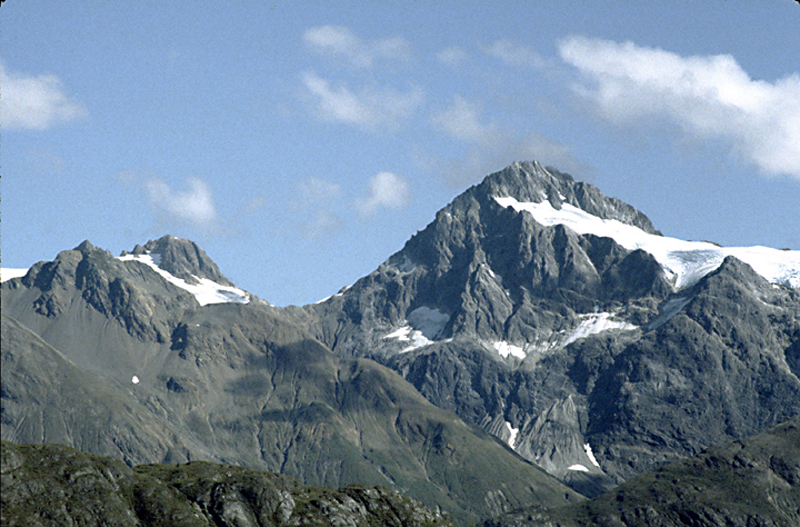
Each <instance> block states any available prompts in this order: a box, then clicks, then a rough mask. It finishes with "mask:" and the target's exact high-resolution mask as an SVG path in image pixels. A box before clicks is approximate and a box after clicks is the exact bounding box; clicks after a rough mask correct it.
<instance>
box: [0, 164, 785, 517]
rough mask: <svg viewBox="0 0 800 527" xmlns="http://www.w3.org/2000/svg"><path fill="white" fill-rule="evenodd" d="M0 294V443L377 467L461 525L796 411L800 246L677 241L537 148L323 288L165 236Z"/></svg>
mask: <svg viewBox="0 0 800 527" xmlns="http://www.w3.org/2000/svg"><path fill="white" fill-rule="evenodd" d="M2 310H3V317H2V324H3V325H2V328H3V335H2V341H3V346H2V363H3V368H2V383H3V389H2V425H3V427H2V437H3V439H4V440H8V441H13V442H15V443H21V444H24V443H35V444H40V443H60V444H64V445H68V446H71V447H74V448H77V449H79V450H81V451H83V452H86V453H92V454H101V455H107V456H112V457H114V458H118V459H121V460H122V461H123V462H124V463H126V464H127V465H128V466H131V467H132V466H138V465H142V464H152V463H187V462H190V461H191V462H194V461H198V460H203V461H209V462H217V463H227V464H235V465H242V466H246V467H251V468H254V469H261V470H269V471H272V472H275V473H280V474H282V475H285V476H289V477H292V478H296V479H297V480H299V481H301V482H303V484H310V485H327V486H330V487H333V488H338V487H344V486H347V485H351V484H359V485H373V486H374V485H379V486H385V487H387V488H389V489H393V491H399V492H402V493H404V494H405V495H407V496H409V497H410V498H413V499H416V500H419V501H420V502H421V503H422V504H423V505H425V506H427V507H429V508H431V509H432V510H436V511H442V513H444V514H446V515H447V516H448V517H449V518H451V519H452V520H455V521H457V522H461V523H463V524H472V523H475V522H477V521H480V520H485V519H487V518H489V517H493V516H498V515H502V514H508V513H509V512H510V511H512V510H516V509H521V508H525V507H527V509H525V510H526V511H528V512H529V516H531V518H533V517H534V516H537V515H539V516H540V517H541V518H546V517H548V516H547V515H546V514H545V513H544V512H541V514H540V513H539V512H537V513H536V514H533V513H532V512H530V511H532V510H534V509H531V507H534V508H535V510H538V511H545V510H552V509H554V508H559V507H584V506H585V505H576V504H580V503H582V502H583V500H584V498H585V497H594V496H598V495H599V494H601V493H603V492H604V491H610V492H615V491H616V490H611V489H624V488H627V487H625V486H624V485H628V484H630V483H631V482H632V481H638V480H637V479H636V478H641V477H649V476H647V475H648V474H653V473H654V472H653V471H654V470H663V467H665V466H675V465H671V464H674V463H681V462H683V460H687V459H690V458H691V459H701V458H696V457H694V458H693V457H692V456H698V455H700V454H701V453H703V452H705V451H706V450H707V449H709V448H712V447H715V446H717V445H723V444H731V442H732V441H739V440H745V439H746V438H748V437H751V436H754V435H756V434H759V433H764V432H765V431H768V430H772V429H774V428H773V427H776V426H778V425H780V424H781V423H785V422H790V421H791V420H792V419H796V418H797V416H798V415H800V379H799V378H798V375H800V252H798V251H778V250H774V249H767V248H763V247H758V248H725V247H720V246H718V245H715V244H712V243H709V242H688V241H684V240H677V239H674V238H669V237H667V236H664V235H662V233H660V232H659V231H658V230H657V229H656V228H655V227H654V226H653V225H652V223H651V221H650V220H649V219H648V218H647V217H646V216H645V215H644V214H643V213H642V212H640V211H638V210H636V209H635V208H634V207H632V206H630V205H628V204H626V203H623V202H622V201H620V200H617V199H614V198H609V197H606V196H605V195H603V194H602V192H601V191H600V190H598V189H597V188H595V187H593V186H592V185H589V184H586V183H583V182H579V181H576V180H575V179H574V178H573V177H572V176H570V175H568V174H564V173H561V172H559V171H558V170H556V169H553V168H549V167H544V166H542V165H540V164H539V163H536V162H525V163H515V164H513V165H511V166H509V167H508V168H506V169H504V170H502V171H500V172H497V173H495V174H491V175H489V176H487V177H486V178H485V179H484V181H483V182H481V183H480V184H478V185H475V186H473V187H471V188H469V189H467V190H466V191H465V192H464V193H462V194H461V195H459V196H457V197H456V198H455V199H454V200H453V201H452V202H451V203H450V204H448V205H447V206H445V207H444V208H443V209H442V210H441V211H439V212H438V213H437V214H436V216H435V218H434V219H433V221H432V222H431V223H430V224H429V225H428V226H427V227H426V228H425V229H423V230H422V231H420V232H418V233H417V234H416V235H414V236H412V237H411V238H410V239H409V240H408V242H407V243H406V244H405V246H404V247H403V248H402V249H401V250H399V251H398V252H397V253H395V254H393V255H391V256H389V258H388V259H387V260H386V261H385V262H384V263H383V264H381V265H380V266H379V267H378V268H377V269H376V270H375V271H374V272H372V273H370V274H369V275H368V276H365V277H363V278H361V279H360V280H358V281H357V282H356V283H355V284H353V285H352V286H350V287H348V288H345V289H343V290H342V291H340V292H339V293H338V294H336V295H334V296H332V297H330V298H329V299H326V300H325V301H322V302H319V303H317V304H313V305H308V306H301V307H296V306H290V307H286V308H278V307H275V306H272V305H271V304H269V303H268V302H267V301H265V300H262V299H260V298H258V297H256V296H255V295H253V294H251V293H249V292H247V291H244V290H242V289H239V288H237V287H236V286H235V285H234V284H233V283H231V282H230V281H229V280H228V279H227V278H225V276H224V275H223V274H222V273H221V271H220V270H219V269H218V267H217V266H216V264H214V262H213V261H212V260H211V259H210V258H209V257H208V255H206V254H205V253H204V252H203V251H202V250H201V249H200V248H199V247H198V246H197V245H196V244H194V243H193V242H190V241H188V240H181V239H179V238H175V237H171V236H165V237H163V238H160V239H158V240H151V241H149V242H147V243H146V244H144V245H143V246H139V245H137V246H136V247H134V248H133V249H132V250H131V251H129V252H124V253H123V254H122V255H120V256H119V257H114V256H113V255H111V254H110V253H108V252H107V251H104V250H102V249H98V248H96V247H94V246H93V245H92V244H91V243H89V242H84V243H83V244H81V245H79V246H78V247H76V248H75V249H73V250H67V251H63V252H61V253H59V254H58V255H57V256H56V258H55V259H54V260H53V261H51V262H40V263H37V264H35V265H34V266H33V267H31V269H30V270H29V271H28V272H27V274H26V275H25V276H22V277H19V278H14V279H10V280H7V281H5V282H3V284H2ZM759 437H760V436H759ZM792 437H793V436H792ZM767 443H768V444H777V443H775V442H772V443H770V442H769V441H767ZM4 448H6V447H4ZM9 448H10V447H9ZM14 448H17V447H14ZM20 448H21V447H20ZM764 448H766V447H764ZM703 455H705V454H703ZM790 457H791V456H790ZM4 459H5V458H4ZM702 459H705V458H702ZM784 461H785V464H787V466H793V465H791V464H792V463H793V461H791V459H788V458H787V459H786V460H784ZM4 463H5V461H4ZM782 463H783V461H782ZM190 466H191V465H190ZM137 470H138V469H137ZM148 470H150V471H151V472H153V471H167V470H173V469H167V468H163V469H162V468H159V469H156V468H153V469H148ZM153 473H154V472H153ZM4 474H5V472H4ZM159 474H162V475H163V474H166V472H159ZM171 474H177V473H171ZM704 474H705V475H702V476H698V477H703V478H705V477H708V473H707V472H706V473H704ZM737 474H738V473H736V472H735V471H734V472H730V473H729V476H730V477H731V478H733V479H736V478H738V477H739V476H738V475H737ZM158 477H159V478H161V476H158ZM165 477H166V476H165ZM170 477H172V476H170ZM175 477H178V476H175ZM726 477H727V476H726ZM742 477H745V476H742ZM765 477H766V476H765ZM4 478H5V475H4ZM784 479H785V478H784ZM160 481H162V483H164V481H165V480H163V479H160ZM786 481H789V480H786ZM789 483H790V484H791V481H789ZM160 484H161V483H159V485H160ZM164 484H165V485H169V484H167V483H164ZM620 485H623V486H620ZM679 486H680V485H679ZM159 492H160V491H159ZM164 492H167V491H164ZM169 492H173V491H172V490H170V491H169ZM792 492H793V491H792ZM790 494H791V493H790ZM627 495H628V494H626V496H627ZM636 495H637V496H638V494H636ZM787 495H789V494H781V496H783V497H785V496H787ZM604 496H608V494H604ZM783 497H782V498H781V499H784V498H783ZM351 498H352V496H351ZM3 499H4V504H5V502H6V501H5V500H6V498H5V497H4V498H3ZM192 499H194V498H192ZM353 499H355V498H353ZM598 499H599V498H598ZM637 499H638V498H637ZM642 499H644V498H642ZM356 501H357V500H356ZM592 503H594V502H592ZM121 506H122V505H121ZM698 506H699V505H698ZM4 507H5V505H4ZM192 507H193V506H192ZM201 508H202V507H201ZM563 510H566V509H563ZM584 510H590V509H584ZM587 514H589V513H587ZM659 514H660V513H659ZM687 514H689V516H686V518H690V517H691V513H687ZM753 514H755V516H753V517H754V518H757V517H758V514H759V513H758V512H757V511H756V512H753ZM504 518H506V519H508V518H512V517H511V516H508V515H507V516H504ZM514 518H517V519H519V518H522V516H516V517H514ZM553 518H556V517H555V516H553ZM558 518H562V519H563V521H564V522H567V520H566V519H564V518H567V516H563V517H562V516H559V517H558ZM558 518H556V519H554V520H553V521H557V522H560V521H562V520H561V519H558ZM517 519H514V520H513V521H514V522H517ZM215 521H216V520H215ZM498 521H499V520H498ZM503 521H506V520H503ZM508 521H511V520H508ZM519 521H522V522H523V523H520V525H523V524H526V523H525V522H526V521H528V520H524V521H523V520H519ZM547 521H550V520H547ZM670 521H672V520H670ZM687 521H688V520H687ZM754 521H755V520H754ZM531 522H533V520H531ZM513 524H514V525H516V524H517V523H513ZM529 524H531V525H535V524H536V523H529ZM551 524H552V525H556V524H560V523H551ZM601 524H602V523H601ZM629 524H631V525H633V524H635V522H634V523H630V522H629ZM655 524H657V523H654V525H655ZM674 524H675V525H679V524H680V523H674ZM767 524H769V523H765V525H767ZM564 525H571V524H570V523H564ZM670 525H672V523H670ZM686 525H691V522H689V523H686ZM698 525H700V524H698ZM769 525H771V524H769ZM776 525H780V523H777V524H776Z"/></svg>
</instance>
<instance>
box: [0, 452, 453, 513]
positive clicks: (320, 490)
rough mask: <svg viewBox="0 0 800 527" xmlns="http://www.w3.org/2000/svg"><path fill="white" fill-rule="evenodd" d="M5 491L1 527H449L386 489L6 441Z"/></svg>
mask: <svg viewBox="0 0 800 527" xmlns="http://www.w3.org/2000/svg"><path fill="white" fill-rule="evenodd" d="M2 486H3V490H2V504H3V506H2V509H0V511H2V512H0V522H2V524H3V525H5V526H7V527H17V526H19V527H31V526H35V525H43V526H44V525H46V526H54V527H55V526H65V527H66V526H72V525H84V526H92V525H97V526H100V525H106V526H111V525H113V526H119V527H123V526H131V527H134V526H143V527H159V526H165V527H166V526H169V527H196V526H197V527H200V526H202V527H209V526H217V527H298V526H312V525H313V526H320V527H322V526H345V525H346V526H352V527H368V526H376V525H381V526H387V527H434V526H441V527H449V526H453V523H452V522H451V521H450V520H449V519H448V518H447V517H446V516H443V515H442V514H440V513H438V512H435V511H433V510H430V509H428V508H426V507H424V506H423V505H422V504H420V503H419V502H416V501H414V500H411V499H409V498H407V497H404V496H402V495H401V494H400V493H398V492H395V491H392V490H388V489H386V488H382V487H368V486H349V487H345V488H341V489H339V490H334V489H331V488H327V487H311V486H305V485H301V484H300V483H299V482H298V481H296V480H294V479H292V478H290V477H287V476H282V475H280V474H275V473H271V472H265V471H260V470H254V469H248V468H243V467H234V466H230V465H219V464H214V463H207V462H195V463H189V464H185V465H139V466H136V467H129V466H127V465H125V464H124V463H122V462H120V461H119V460H116V459H114V458H110V457H103V456H95V455H90V454H84V453H81V452H78V451H77V450H74V449H72V448H68V447H64V446H58V445H16V444H13V443H8V442H6V441H3V443H2Z"/></svg>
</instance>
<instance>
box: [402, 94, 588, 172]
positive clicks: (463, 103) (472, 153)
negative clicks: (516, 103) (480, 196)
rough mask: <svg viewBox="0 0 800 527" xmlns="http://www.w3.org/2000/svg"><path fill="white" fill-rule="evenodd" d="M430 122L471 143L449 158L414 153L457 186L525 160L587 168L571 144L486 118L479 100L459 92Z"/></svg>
mask: <svg viewBox="0 0 800 527" xmlns="http://www.w3.org/2000/svg"><path fill="white" fill-rule="evenodd" d="M431 122H432V124H433V125H434V127H436V128H438V129H439V130H441V131H442V132H444V133H446V134H447V135H449V136H450V137H452V138H454V139H457V140H459V141H462V142H464V143H466V144H468V145H469V151H468V152H467V153H466V155H465V156H464V157H462V158H459V159H454V160H450V161H441V160H437V158H436V157H435V155H434V156H431V155H429V154H424V153H423V152H421V151H417V152H416V154H415V155H416V157H417V160H418V162H419V163H420V164H421V165H422V166H426V167H427V168H428V169H433V170H436V171H437V172H440V173H442V174H444V176H445V178H446V179H447V180H448V181H450V182H451V183H453V184H454V185H458V186H460V185H463V184H464V183H465V182H468V181H471V180H472V179H473V178H474V177H476V176H477V175H481V176H482V175H484V174H487V173H489V172H491V171H493V170H498V169H500V168H502V167H503V166H505V165H508V164H509V163H511V162H513V161H519V160H524V159H537V160H539V161H542V162H544V163H551V164H556V165H558V166H559V167H561V168H562V169H563V170H567V171H574V170H582V171H585V170H586V168H587V167H586V166H585V165H584V164H582V163H580V162H578V161H576V160H575V159H574V157H573V156H572V148H571V147H569V146H567V145H564V144H561V143H559V142H557V141H553V140H550V139H547V138H546V137H544V136H543V135H541V134H539V133H536V132H533V131H528V132H522V131H520V130H516V129H512V128H509V127H504V126H501V125H499V124H497V123H496V122H494V121H491V120H487V119H486V118H485V117H484V116H483V115H482V109H481V107H480V106H479V105H478V104H477V103H474V102H472V101H469V100H468V99H466V98H464V97H462V96H460V95H456V96H454V97H453V103H452V104H451V105H450V106H449V107H448V108H446V109H445V110H443V111H441V112H438V113H435V114H433V115H432V116H431Z"/></svg>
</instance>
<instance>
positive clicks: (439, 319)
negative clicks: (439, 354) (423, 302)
mask: <svg viewBox="0 0 800 527" xmlns="http://www.w3.org/2000/svg"><path fill="white" fill-rule="evenodd" d="M406 319H407V320H408V323H409V324H411V325H412V326H413V327H414V329H415V330H417V331H419V332H421V333H422V334H423V335H424V336H425V337H426V338H429V339H431V340H433V339H435V338H436V337H437V336H439V334H440V333H441V332H442V330H444V327H445V326H446V325H447V323H448V322H449V321H450V315H448V314H447V313H442V312H441V311H439V310H438V309H435V308H434V309H431V308H429V307H425V306H422V307H418V308H417V309H415V310H414V311H412V312H411V313H409V314H408V316H407V317H406Z"/></svg>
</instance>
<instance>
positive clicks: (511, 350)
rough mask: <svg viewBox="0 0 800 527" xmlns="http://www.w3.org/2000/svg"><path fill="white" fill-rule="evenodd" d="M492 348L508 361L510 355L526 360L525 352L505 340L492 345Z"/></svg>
mask: <svg viewBox="0 0 800 527" xmlns="http://www.w3.org/2000/svg"><path fill="white" fill-rule="evenodd" d="M492 347H494V349H495V350H496V351H497V353H499V354H500V356H501V357H503V358H504V359H507V358H508V356H509V355H513V356H515V357H518V358H520V359H524V358H525V357H526V356H527V353H525V350H523V349H522V348H520V347H519V346H515V345H513V344H509V343H508V342H506V341H504V340H498V341H496V342H493V343H492Z"/></svg>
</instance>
